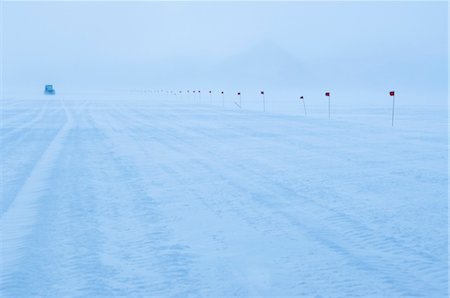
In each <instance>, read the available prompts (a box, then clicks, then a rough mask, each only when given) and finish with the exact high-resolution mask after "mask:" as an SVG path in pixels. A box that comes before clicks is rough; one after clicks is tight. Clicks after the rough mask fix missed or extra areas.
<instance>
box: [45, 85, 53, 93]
mask: <svg viewBox="0 0 450 298" xmlns="http://www.w3.org/2000/svg"><path fill="white" fill-rule="evenodd" d="M44 94H46V95H54V94H55V89H53V85H45V89H44Z"/></svg>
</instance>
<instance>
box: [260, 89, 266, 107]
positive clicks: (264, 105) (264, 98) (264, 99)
mask: <svg viewBox="0 0 450 298" xmlns="http://www.w3.org/2000/svg"><path fill="white" fill-rule="evenodd" d="M261 95H262V98H263V112H265V111H266V96H265V95H264V91H261Z"/></svg>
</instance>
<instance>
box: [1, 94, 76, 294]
mask: <svg viewBox="0 0 450 298" xmlns="http://www.w3.org/2000/svg"><path fill="white" fill-rule="evenodd" d="M61 104H62V106H63V108H64V112H65V115H66V119H67V120H66V123H65V124H64V126H63V127H61V128H60V130H59V132H58V133H57V134H56V136H55V137H54V138H53V140H52V141H51V143H50V144H49V145H48V147H47V149H46V150H45V152H44V153H43V154H42V156H41V157H40V159H39V161H38V162H37V163H36V165H35V166H34V168H33V170H32V171H31V173H30V175H29V176H28V177H27V179H26V181H25V183H24V184H23V186H22V187H21V189H20V191H19V192H18V194H17V196H16V197H15V199H14V201H13V202H12V203H11V205H10V206H9V208H8V209H7V211H6V212H4V213H3V215H2V217H1V218H0V237H1V241H0V242H1V254H0V255H1V259H0V268H1V276H0V289H3V288H4V286H5V283H7V281H8V278H9V277H10V275H11V274H12V273H13V272H14V271H15V269H16V268H15V264H16V263H17V262H18V261H19V260H20V258H21V257H22V254H23V252H24V251H25V250H26V249H28V248H27V247H26V246H25V244H26V238H27V237H28V235H30V233H31V232H32V231H33V227H34V223H35V221H36V209H37V205H38V204H39V202H38V201H37V200H38V199H39V197H40V195H41V194H42V192H43V190H44V189H45V187H46V184H47V179H48V177H49V175H50V173H51V170H52V167H53V163H54V161H55V158H56V157H57V155H58V153H59V152H60V150H61V148H62V147H63V144H64V140H65V138H66V136H67V133H68V131H69V130H70V129H71V127H72V124H73V119H72V116H71V115H70V113H69V112H68V110H67V109H66V107H65V106H64V103H63V102H61Z"/></svg>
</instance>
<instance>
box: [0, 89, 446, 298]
mask: <svg viewBox="0 0 450 298" xmlns="http://www.w3.org/2000/svg"><path fill="white" fill-rule="evenodd" d="M2 105H3V107H2V128H1V148H0V152H1V163H2V182H1V184H2V191H1V210H0V211H1V219H0V225H1V227H0V229H1V260H0V265H1V266H0V270H1V272H0V273H1V274H0V282H1V284H0V296H2V297H113V296H129V297H149V296H155V297H175V296H176V297H199V296H202V297H214V296H276V297H281V296H306V297H310V296H313V297H314V296H317V297H349V296H364V297H400V296H423V297H447V290H448V281H447V269H448V254H447V247H448V239H447V237H448V236H447V232H448V229H447V224H448V222H447V211H448V202H447V183H448V177H447V162H448V160H447V118H446V115H445V113H444V115H443V117H441V116H442V115H441V114H439V115H441V116H439V115H438V116H436V117H435V116H434V115H433V114H429V115H428V116H429V117H428V118H423V117H426V115H425V116H424V114H423V113H422V111H419V110H413V109H410V110H408V109H403V110H402V109H401V108H399V112H398V118H397V119H396V121H397V122H396V126H394V127H393V128H392V127H390V110H389V109H386V110H385V111H383V113H385V114H383V115H385V117H384V116H383V117H381V116H380V117H374V118H373V119H372V118H371V121H368V122H364V121H363V119H366V120H367V119H368V118H367V117H359V118H358V117H355V118H354V120H353V121H350V120H349V121H347V120H346V119H345V118H346V116H345V115H344V116H342V115H343V114H341V116H340V117H339V116H338V115H336V117H334V119H333V116H332V120H328V119H327V116H325V115H326V114H325V111H324V114H323V117H322V116H321V115H316V116H314V115H312V116H311V117H310V116H309V115H308V116H307V117H305V116H303V115H302V113H303V106H298V115H287V114H282V113H271V112H270V111H269V112H266V113H263V112H258V111H255V110H246V109H245V105H244V109H242V110H239V109H237V108H233V107H232V105H230V106H229V107H226V108H222V107H221V105H220V103H217V104H213V105H209V104H194V103H192V102H187V101H184V102H181V101H177V102H171V101H169V100H165V101H162V100H161V101H157V100H148V99H146V98H142V97H141V98H135V99H133V98H132V97H130V98H124V99H118V98H113V99H110V100H108V99H101V100H100V99H98V100H93V99H92V98H90V99H83V96H79V98H70V99H64V98H63V97H60V96H54V97H46V98H45V99H44V98H40V99H34V100H31V99H29V100H26V99H20V98H19V99H17V98H16V99H11V100H4V101H3V102H2ZM366 112H367V115H369V116H370V115H371V114H370V113H371V111H366ZM378 112H379V111H378V110H377V113H378ZM336 113H337V112H336ZM355 113H356V112H355ZM358 113H359V111H358ZM374 113H375V112H374ZM355 115H356V114H355ZM374 115H375V114H374ZM374 115H372V116H374ZM377 115H378V116H379V115H381V114H377ZM369 116H368V117H369ZM375 116H376V115H375ZM369 118H370V117H369ZM374 119H375V120H374Z"/></svg>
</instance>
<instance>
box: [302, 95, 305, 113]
mask: <svg viewBox="0 0 450 298" xmlns="http://www.w3.org/2000/svg"><path fill="white" fill-rule="evenodd" d="M302 101H303V109H304V110H305V116H306V105H305V99H304V98H302Z"/></svg>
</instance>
